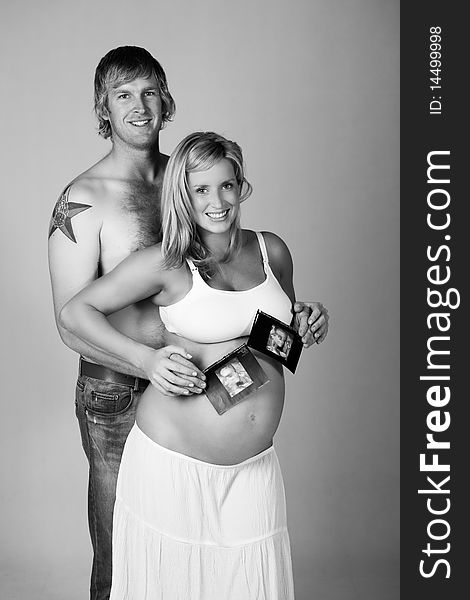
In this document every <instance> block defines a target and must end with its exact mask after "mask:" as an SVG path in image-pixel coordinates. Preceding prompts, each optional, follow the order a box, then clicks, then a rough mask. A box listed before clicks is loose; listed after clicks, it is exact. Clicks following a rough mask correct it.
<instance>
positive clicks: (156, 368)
mask: <svg viewBox="0 0 470 600" xmlns="http://www.w3.org/2000/svg"><path fill="white" fill-rule="evenodd" d="M189 358H191V356H190V355H189V354H188V353H187V352H186V350H184V348H181V347H180V346H165V347H164V348H160V349H159V350H150V349H149V354H148V356H147V357H146V360H145V363H144V370H145V372H146V374H147V377H148V379H149V380H150V383H151V384H152V385H154V386H155V387H156V388H157V389H158V390H159V391H160V392H161V393H162V394H165V396H181V395H189V394H200V393H201V392H202V391H203V389H204V388H205V386H206V384H205V379H206V376H205V375H204V373H203V372H202V371H200V370H199V369H198V368H197V367H195V366H194V364H193V363H192V362H190V361H189V360H188V359H189Z"/></svg>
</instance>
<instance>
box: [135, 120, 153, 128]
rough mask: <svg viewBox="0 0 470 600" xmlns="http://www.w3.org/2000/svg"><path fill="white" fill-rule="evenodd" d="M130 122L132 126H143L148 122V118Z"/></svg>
mask: <svg viewBox="0 0 470 600" xmlns="http://www.w3.org/2000/svg"><path fill="white" fill-rule="evenodd" d="M131 123H132V125H134V127H143V126H144V125H147V123H150V119H146V120H145V121H131Z"/></svg>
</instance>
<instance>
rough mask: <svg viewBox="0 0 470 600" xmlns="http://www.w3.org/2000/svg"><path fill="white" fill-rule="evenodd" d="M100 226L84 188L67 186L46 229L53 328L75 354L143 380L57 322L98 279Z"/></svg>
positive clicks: (98, 214) (96, 207)
mask: <svg viewBox="0 0 470 600" xmlns="http://www.w3.org/2000/svg"><path fill="white" fill-rule="evenodd" d="M101 226H102V215H101V210H100V207H99V203H97V202H96V201H95V199H94V198H93V194H92V193H91V190H89V189H88V188H87V185H86V184H84V183H82V182H80V181H78V182H76V183H74V184H72V185H71V186H69V187H67V188H66V189H65V191H64V192H63V193H62V194H61V196H60V198H59V200H58V201H57V203H56V205H55V207H54V211H53V214H52V217H51V222H50V226H49V272H50V276H51V284H52V296H53V300H54V315H55V320H56V325H57V329H58V331H59V335H60V337H61V339H62V341H63V342H64V344H65V345H66V346H68V347H69V348H71V349H72V350H74V351H75V352H77V353H78V354H81V355H83V356H85V357H87V358H89V359H90V360H92V361H94V362H96V363H98V364H101V365H104V366H105V367H109V368H111V369H114V370H115V371H120V372H121V373H127V374H129V375H134V376H136V377H145V374H144V373H143V372H142V371H139V370H138V369H137V368H136V367H134V366H132V365H131V364H130V363H128V362H126V361H124V360H121V359H119V358H117V357H115V356H111V355H109V354H107V353H106V352H103V351H102V350H99V349H97V348H95V347H94V346H92V345H90V344H87V343H86V342H84V341H83V340H81V339H80V338H78V337H76V336H75V335H74V334H72V333H70V332H69V331H67V330H66V329H64V328H63V327H62V326H61V325H60V323H59V314H60V311H61V310H62V307H63V306H64V304H66V303H67V302H68V301H69V300H70V299H71V298H72V297H73V296H74V295H75V294H76V293H78V292H79V291H80V290H81V289H83V288H84V287H85V286H87V285H88V284H89V283H90V282H92V281H93V280H95V279H96V278H97V276H98V263H99V258H100V230H101Z"/></svg>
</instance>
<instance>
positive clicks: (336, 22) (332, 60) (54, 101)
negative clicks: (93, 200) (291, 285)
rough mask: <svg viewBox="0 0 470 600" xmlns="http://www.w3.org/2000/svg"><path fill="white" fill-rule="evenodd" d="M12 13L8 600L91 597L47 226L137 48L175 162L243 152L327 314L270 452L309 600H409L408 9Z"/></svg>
mask: <svg viewBox="0 0 470 600" xmlns="http://www.w3.org/2000/svg"><path fill="white" fill-rule="evenodd" d="M2 5H3V6H2V13H3V15H2V26H1V27H2V31H1V35H0V50H1V52H0V61H1V80H2V84H3V90H4V91H3V94H2V116H3V119H2V145H1V153H2V158H1V166H2V177H1V178H0V185H1V188H2V206H3V210H2V225H1V227H2V232H1V236H0V244H1V264H2V284H3V285H2V294H1V300H2V311H1V319H2V323H1V332H2V342H1V351H2V357H1V363H0V364H1V370H2V373H1V382H2V388H3V389H2V411H1V414H2V420H1V422H2V435H1V436H0V443H1V449H0V456H1V481H2V488H1V489H2V491H1V511H0V519H1V542H0V544H1V556H0V559H1V564H2V567H1V576H2V583H0V597H2V598H5V599H6V598H8V599H11V600H13V599H15V598H20V599H23V598H24V599H26V598H27V599H34V600H41V599H43V598H44V599H46V598H47V600H55V599H57V600H59V599H60V600H64V599H67V600H79V599H84V598H86V597H87V588H88V571H89V566H90V559H91V550H90V545H89V540H88V531H87V521H86V483H87V468H86V461H85V457H84V455H83V453H82V450H81V445H80V437H79V432H78V427H77V424H76V422H75V416H74V401H73V396H74V382H75V377H76V370H77V358H76V356H75V355H74V353H73V352H72V351H70V350H68V349H67V348H66V347H65V346H63V345H62V343H61V341H60V339H59V337H58V335H57V332H56V329H55V325H54V320H53V313H52V304H51V293H50V288H49V279H48V270H47V252H46V240H47V227H48V221H49V217H50V214H51V210H52V207H53V205H54V203H55V200H56V198H57V196H58V194H59V193H60V191H61V188H62V187H63V186H64V185H65V184H66V183H67V182H68V181H69V180H70V179H71V178H73V177H74V176H75V175H76V174H78V173H79V172H81V171H82V170H84V169H86V168H87V167H88V166H89V165H90V164H91V163H93V162H95V161H96V160H98V159H99V158H100V157H101V156H102V155H103V154H104V153H105V152H106V151H107V149H108V142H106V141H104V140H102V139H100V138H98V136H97V134H96V127H95V121H94V117H93V114H92V92H93V89H92V81H93V74H94V69H95V66H96V64H97V62H98V60H99V59H100V58H101V57H102V56H103V55H104V54H105V53H106V52H107V51H108V50H109V49H111V48H113V47H115V46H118V45H124V44H134V45H141V46H144V47H146V48H147V49H149V50H150V51H151V52H152V53H153V54H154V55H155V56H156V57H157V58H158V59H159V60H160V61H161V63H162V64H163V66H164V68H165V70H166V72H167V74H168V78H169V85H170V89H171V91H172V93H173V95H174V97H175V99H176V103H177V113H176V118H175V121H174V123H172V124H169V125H168V126H167V128H166V130H165V131H164V132H163V134H162V150H163V151H165V152H171V150H172V149H173V148H174V146H175V145H176V143H177V142H178V141H179V140H180V139H181V138H182V137H183V136H185V135H186V134H187V133H189V132H191V131H194V130H200V129H202V130H215V131H217V132H220V133H223V134H225V135H226V136H228V137H230V138H232V139H235V140H237V141H238V142H239V143H240V144H241V146H242V148H243V149H244V153H245V158H246V163H247V174H248V177H249V179H250V180H251V182H252V183H253V186H254V193H253V195H252V197H251V198H250V199H249V200H248V201H247V202H246V204H244V205H243V224H244V225H245V226H246V227H250V228H253V229H266V230H272V231H275V232H277V233H278V234H280V235H281V236H282V237H283V238H284V239H285V240H286V242H287V243H288V245H289V247H290V249H291V251H292V254H293V256H294V260H295V282H296V288H297V296H298V297H299V298H302V299H315V300H321V301H323V302H324V303H325V305H326V306H327V307H328V309H329V311H330V313H331V328H330V333H329V337H328V340H327V341H326V342H325V343H324V344H323V345H321V346H319V347H315V348H313V349H312V350H310V351H308V352H305V353H304V354H303V356H302V359H301V364H300V366H299V369H298V374H297V375H295V377H294V376H291V375H290V374H288V375H287V400H286V406H285V410H284V415H283V418H282V421H281V425H280V429H279V431H278V433H277V436H276V440H275V443H276V446H277V449H278V453H279V456H280V460H281V464H282V467H283V472H284V476H285V483H286V490H287V501H288V517H289V523H290V534H291V541H292V547H293V559H294V573H295V582H296V590H297V598H298V600H310V599H320V600H369V599H370V600H392V599H393V600H396V599H397V598H398V516H399V515H398V490H399V488H398V485H399V479H398V476H399V474H398V459H399V451H398V440H399V434H398V416H399V414H398V386H399V372H398V342H399V340H398V298H399V288H398V281H399V280H398V276H399V273H398V262H399V252H398V242H399V223H398V217H399V213H398V189H399V173H398V144H399V112H398V111H399V107H398V94H399V72H398V64H399V45H398V44H399V41H398V38H399V31H398V24H399V7H398V2H397V1H393V0H356V1H354V2H351V1H350V0H290V1H287V0H258V1H249V0H238V1H237V2H232V1H229V0H200V1H197V0H194V1H191V0H172V1H171V2H170V1H168V2H157V1H155V0H134V2H132V3H130V2H124V1H121V0H100V1H99V2H95V1H93V2H92V1H91V0H87V1H85V2H83V1H82V2H76V1H75V0H74V1H73V2H71V1H69V0H60V1H59V0H48V1H36V2H33V1H32V0H30V1H29V2H21V3H19V2H8V1H7V2H4V3H2ZM188 600H189V599H188ZM221 600H222V599H221ZM240 600H243V599H240Z"/></svg>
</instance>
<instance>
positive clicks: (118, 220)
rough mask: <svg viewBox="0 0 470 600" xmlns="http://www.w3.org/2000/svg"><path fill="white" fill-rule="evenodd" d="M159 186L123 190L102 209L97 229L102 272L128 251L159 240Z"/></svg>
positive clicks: (126, 254)
mask: <svg viewBox="0 0 470 600" xmlns="http://www.w3.org/2000/svg"><path fill="white" fill-rule="evenodd" d="M159 192H160V190H159V189H156V190H148V189H142V188H140V189H139V188H137V189H135V188H134V189H131V190H126V191H125V193H122V194H121V195H120V196H119V197H118V198H116V199H115V201H113V202H108V203H107V206H106V208H105V210H104V212H103V221H102V227H101V231H100V244H101V252H100V258H101V260H100V263H101V268H102V272H103V273H106V272H108V270H110V269H112V268H114V266H116V264H118V263H119V262H121V261H122V260H124V258H126V257H127V256H128V255H129V254H130V253H131V252H135V251H136V250H141V249H142V248H146V247H147V246H151V245H153V244H156V243H158V242H159V241H160V240H161V231H160V230H161V212H160V193H159Z"/></svg>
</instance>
